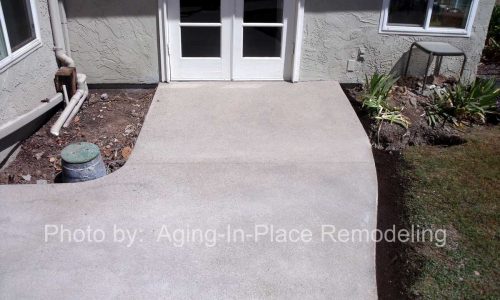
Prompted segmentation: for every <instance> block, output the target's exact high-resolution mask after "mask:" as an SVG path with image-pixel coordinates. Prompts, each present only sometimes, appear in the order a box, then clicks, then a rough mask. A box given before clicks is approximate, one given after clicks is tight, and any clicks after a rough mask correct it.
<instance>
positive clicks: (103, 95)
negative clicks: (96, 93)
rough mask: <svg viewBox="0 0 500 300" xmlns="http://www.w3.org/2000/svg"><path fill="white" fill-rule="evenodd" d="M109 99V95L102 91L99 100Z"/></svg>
mask: <svg viewBox="0 0 500 300" xmlns="http://www.w3.org/2000/svg"><path fill="white" fill-rule="evenodd" d="M108 99H109V95H108V94H107V93H104V94H102V95H101V100H103V101H106V100H108Z"/></svg>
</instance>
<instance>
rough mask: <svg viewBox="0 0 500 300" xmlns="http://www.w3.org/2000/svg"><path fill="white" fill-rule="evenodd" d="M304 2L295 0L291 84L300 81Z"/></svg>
mask: <svg viewBox="0 0 500 300" xmlns="http://www.w3.org/2000/svg"><path fill="white" fill-rule="evenodd" d="M305 2H306V0H297V17H296V18H295V20H296V21H295V24H296V26H295V42H294V49H293V71H292V82H299V80H300V62H301V59H302V43H303V38H304V14H305Z"/></svg>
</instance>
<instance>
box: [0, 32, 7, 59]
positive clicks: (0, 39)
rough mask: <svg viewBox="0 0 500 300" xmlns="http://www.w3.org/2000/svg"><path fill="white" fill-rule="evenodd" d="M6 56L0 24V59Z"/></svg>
mask: <svg viewBox="0 0 500 300" xmlns="http://www.w3.org/2000/svg"><path fill="white" fill-rule="evenodd" d="M6 57H7V46H6V45H5V39H4V37H3V30H2V24H0V60H2V59H4V58H6Z"/></svg>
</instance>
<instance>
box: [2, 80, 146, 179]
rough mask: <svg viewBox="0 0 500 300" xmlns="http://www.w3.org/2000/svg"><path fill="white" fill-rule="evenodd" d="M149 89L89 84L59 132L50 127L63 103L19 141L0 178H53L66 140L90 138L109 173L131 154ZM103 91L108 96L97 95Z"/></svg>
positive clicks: (144, 110)
mask: <svg viewBox="0 0 500 300" xmlns="http://www.w3.org/2000/svg"><path fill="white" fill-rule="evenodd" d="M154 92H155V90H154V89H119V90H104V89H94V90H90V93H89V98H88V99H87V100H86V101H85V102H84V104H83V106H82V108H81V110H80V112H79V113H78V115H77V116H76V117H75V119H73V121H72V123H71V125H70V126H69V127H68V128H62V129H61V134H60V136H59V137H55V136H53V135H51V133H50V128H51V126H52V125H53V124H54V123H55V121H56V120H57V118H58V117H59V116H60V114H61V112H62V108H61V109H60V110H59V111H58V112H57V113H56V114H55V115H54V116H52V118H51V119H50V120H49V122H47V123H46V124H45V125H44V126H43V127H41V128H40V129H39V130H38V131H37V132H36V133H35V134H33V135H32V136H31V137H29V138H28V139H26V140H25V141H23V142H22V143H21V145H20V148H19V149H20V150H19V152H18V154H17V157H16V158H15V160H14V161H13V162H12V163H11V164H9V166H7V167H6V168H4V169H3V170H2V171H0V184H29V183H37V181H39V183H54V182H58V181H59V180H58V177H59V174H60V172H61V157H60V153H61V150H62V149H63V148H64V147H66V146H67V145H69V144H71V143H76V142H83V141H85V142H90V143H94V144H96V145H97V146H99V148H100V149H101V155H102V157H103V160H104V163H105V165H106V168H107V170H108V174H109V173H111V172H114V171H116V170H118V169H119V168H120V167H122V166H123V165H124V164H125V162H126V161H127V159H128V157H129V156H130V154H131V152H132V149H133V148H134V145H135V142H136V140H137V137H138V135H139V132H140V131H141V128H142V124H143V122H144V118H145V116H146V114H147V112H148V110H149V107H150V105H151V102H152V100H153V96H154ZM103 94H107V95H108V97H107V99H106V97H103V99H101V95H103Z"/></svg>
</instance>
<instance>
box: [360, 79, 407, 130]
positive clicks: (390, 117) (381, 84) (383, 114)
mask: <svg viewBox="0 0 500 300" xmlns="http://www.w3.org/2000/svg"><path fill="white" fill-rule="evenodd" d="M397 81H398V78H396V77H394V76H392V75H385V74H377V73H375V74H373V75H372V76H371V77H370V78H368V76H366V82H365V90H364V93H363V96H362V100H363V108H365V109H366V110H368V112H369V113H370V114H371V115H372V117H374V118H375V120H377V121H379V122H380V124H382V122H384V121H387V122H390V123H395V124H399V125H401V126H403V127H405V128H408V126H409V125H410V122H409V120H408V118H406V117H405V116H404V115H403V114H402V113H401V111H402V109H397V108H395V107H392V106H391V105H389V103H388V101H387V100H388V98H389V95H390V92H391V90H392V87H393V86H394V84H395V83H396V82H397Z"/></svg>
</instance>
